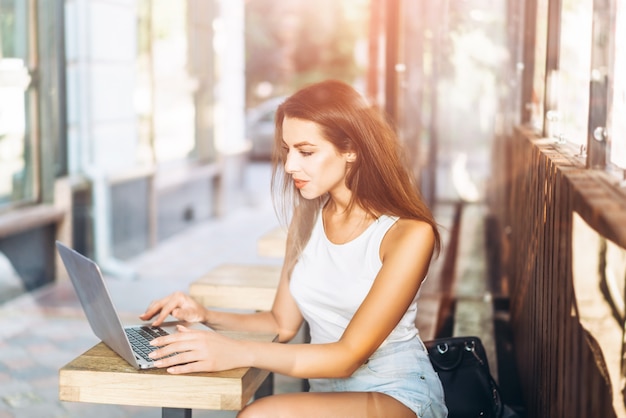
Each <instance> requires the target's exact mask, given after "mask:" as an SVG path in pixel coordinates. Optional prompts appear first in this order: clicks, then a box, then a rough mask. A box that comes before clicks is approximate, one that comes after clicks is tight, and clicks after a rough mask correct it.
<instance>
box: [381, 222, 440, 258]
mask: <svg viewBox="0 0 626 418" xmlns="http://www.w3.org/2000/svg"><path fill="white" fill-rule="evenodd" d="M434 242H435V232H434V231H433V228H432V226H431V225H430V224H429V223H428V222H425V221H421V220H418V219H408V218H398V219H397V220H396V222H394V224H393V225H392V227H391V228H389V231H388V232H387V234H386V235H385V237H384V238H383V242H382V243H381V250H383V251H385V250H393V249H395V248H397V247H400V246H423V245H426V246H429V247H430V246H433V245H434Z"/></svg>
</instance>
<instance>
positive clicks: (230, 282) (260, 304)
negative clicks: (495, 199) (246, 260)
mask: <svg viewBox="0 0 626 418" xmlns="http://www.w3.org/2000/svg"><path fill="white" fill-rule="evenodd" d="M280 271H281V266H278V265H262V264H261V265H257V264H222V265H220V266H217V267H215V268H214V269H212V270H211V271H209V272H208V273H206V274H205V275H204V276H202V277H200V278H199V279H198V280H196V281H194V282H192V283H191V284H190V285H189V295H191V296H192V297H193V298H194V299H196V300H197V301H198V302H200V303H201V304H202V305H204V306H210V307H213V308H227V309H250V310H258V311H269V310H270V309H272V304H273V303H274V297H275V296H276V290H277V288H278V281H279V279H280Z"/></svg>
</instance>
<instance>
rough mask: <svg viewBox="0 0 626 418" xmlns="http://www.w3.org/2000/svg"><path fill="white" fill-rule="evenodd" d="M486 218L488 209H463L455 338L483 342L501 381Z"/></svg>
mask: <svg viewBox="0 0 626 418" xmlns="http://www.w3.org/2000/svg"><path fill="white" fill-rule="evenodd" d="M485 218H486V208H485V206H484V205H482V204H464V205H463V209H462V212H461V219H460V229H459V240H458V248H457V251H456V266H455V269H454V279H453V280H454V281H453V283H454V285H453V295H454V299H455V310H454V321H453V330H452V335H453V336H476V337H479V338H480V339H481V341H482V343H483V345H484V347H485V352H486V354H487V359H488V362H489V368H490V370H491V374H492V375H493V377H494V379H495V380H496V381H497V380H498V362H497V354H496V338H495V331H494V309H493V297H492V294H491V289H490V280H489V271H488V268H487V249H486V243H485V235H486V233H485V232H486V231H485V222H486V219H485Z"/></svg>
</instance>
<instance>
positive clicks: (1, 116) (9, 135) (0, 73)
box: [0, 1, 34, 208]
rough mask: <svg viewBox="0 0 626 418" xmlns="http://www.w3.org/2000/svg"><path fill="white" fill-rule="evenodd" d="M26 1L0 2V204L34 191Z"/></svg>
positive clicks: (29, 197) (30, 198)
mask: <svg viewBox="0 0 626 418" xmlns="http://www.w3.org/2000/svg"><path fill="white" fill-rule="evenodd" d="M27 4H28V3H27V2H24V1H2V2H0V208H2V207H5V206H8V205H10V204H14V203H18V202H21V201H25V200H32V199H33V193H34V187H33V185H34V178H33V172H34V171H33V170H34V166H33V156H32V152H31V151H32V147H31V144H30V143H29V141H30V139H29V131H30V129H28V126H29V125H28V123H27V121H28V113H27V106H28V101H27V91H28V88H29V85H30V75H29V73H28V69H27V57H28V9H27Z"/></svg>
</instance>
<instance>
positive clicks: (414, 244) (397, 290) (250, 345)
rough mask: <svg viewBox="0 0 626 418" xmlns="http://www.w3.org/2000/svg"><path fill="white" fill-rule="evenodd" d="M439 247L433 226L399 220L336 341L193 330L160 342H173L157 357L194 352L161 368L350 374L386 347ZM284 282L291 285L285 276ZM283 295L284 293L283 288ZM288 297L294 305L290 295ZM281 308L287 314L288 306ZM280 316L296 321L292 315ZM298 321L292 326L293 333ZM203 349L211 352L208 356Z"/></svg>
mask: <svg viewBox="0 0 626 418" xmlns="http://www.w3.org/2000/svg"><path fill="white" fill-rule="evenodd" d="M433 246H434V234H433V231H432V228H431V227H430V225H428V224H426V223H424V222H419V221H414V220H399V221H398V222H396V224H395V225H394V226H393V227H392V228H391V229H390V230H389V231H388V233H387V235H386V236H385V238H384V239H383V242H382V244H381V249H380V256H381V260H382V267H381V270H380V272H379V273H378V275H377V277H376V279H375V281H374V284H373V286H372V289H371V290H370V292H369V294H368V295H367V297H366V298H365V300H364V301H363V303H362V304H361V306H360V307H359V309H358V310H357V312H356V314H355V316H354V317H353V319H352V321H351V322H350V324H349V325H348V327H347V328H346V330H345V332H344V334H343V336H342V337H341V339H340V340H339V341H338V342H336V343H330V344H274V343H262V342H253V341H236V340H232V339H229V338H227V337H224V336H222V335H217V334H213V335H211V334H212V333H204V334H206V335H202V334H201V333H202V332H201V331H193V330H188V331H186V332H184V333H181V335H182V336H181V337H178V338H180V339H181V341H176V338H177V337H176V336H167V337H161V338H159V339H157V340H155V345H168V344H169V345H168V346H167V347H164V348H162V349H160V350H158V351H157V353H156V356H157V357H160V356H165V355H167V354H170V353H172V352H176V351H178V352H182V351H188V353H182V354H179V355H178V356H175V357H172V358H168V359H164V360H162V361H161V363H160V367H168V366H172V365H174V364H177V363H178V364H180V363H183V362H190V363H189V364H185V365H181V366H176V367H172V368H170V369H168V371H170V372H171V373H188V372H192V371H200V370H225V369H229V368H233V367H250V366H252V367H258V368H262V369H266V370H270V371H272V372H276V373H281V374H285V375H289V376H293V377H301V378H315V377H347V376H350V375H351V374H352V373H353V372H354V370H356V369H357V368H358V367H359V366H360V365H361V364H363V362H364V361H365V360H366V359H367V358H368V357H369V356H370V355H371V354H372V353H373V352H374V351H375V350H376V349H377V348H378V347H379V346H380V344H381V343H382V342H383V341H384V340H385V338H386V337H387V336H388V335H389V334H390V333H391V331H392V330H393V329H394V328H395V326H396V325H397V324H398V322H399V321H400V319H401V318H402V316H403V315H404V313H405V312H406V310H407V309H408V307H409V305H410V304H411V302H412V301H413V298H414V297H415V294H416V293H417V290H418V289H419V286H420V285H421V283H422V281H423V279H424V277H425V276H426V273H427V271H428V267H429V265H430V260H431V257H432V252H433ZM281 285H285V284H284V283H282V279H281ZM286 290H287V291H288V289H286ZM279 291H280V289H279ZM280 294H281V295H283V296H284V294H283V293H282V292H281V293H280ZM280 299H281V298H280V297H278V296H277V303H278V304H279V305H280V306H283V305H282V303H285V301H282V302H281V301H280ZM288 300H289V303H294V302H293V299H291V297H290V296H289V298H288ZM286 305H288V303H287V304H286ZM294 305H295V303H294ZM273 311H274V310H273ZM286 311H287V310H285V312H286ZM277 312H280V313H283V310H282V309H279V310H278V311H277ZM276 319H277V321H281V320H283V321H285V322H283V323H284V324H290V321H289V320H288V319H285V318H281V317H276ZM293 325H294V324H290V325H289V326H288V327H287V329H288V330H289V332H291V331H292V330H293ZM194 334H195V335H194ZM190 347H191V348H190ZM202 352H204V353H208V354H204V355H202V354H201V353H202Z"/></svg>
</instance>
